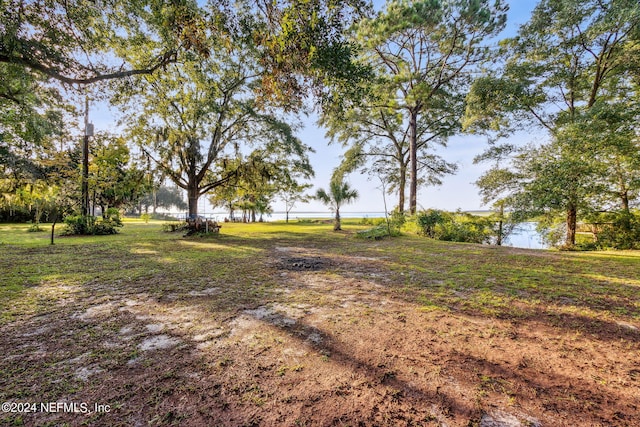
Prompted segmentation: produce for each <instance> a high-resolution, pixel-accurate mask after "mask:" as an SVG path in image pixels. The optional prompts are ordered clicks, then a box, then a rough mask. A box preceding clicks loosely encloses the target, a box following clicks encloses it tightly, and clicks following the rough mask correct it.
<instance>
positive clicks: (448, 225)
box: [416, 209, 493, 243]
mask: <svg viewBox="0 0 640 427" xmlns="http://www.w3.org/2000/svg"><path fill="white" fill-rule="evenodd" d="M416 222H417V224H418V232H419V234H422V235H424V236H427V237H430V238H432V239H438V240H445V241H449V242H467V243H488V242H489V241H490V240H491V236H492V234H493V230H492V226H493V223H492V221H491V219H489V218H484V217H480V216H475V215H471V214H467V213H462V212H455V213H451V212H445V211H440V210H435V209H430V210H428V211H425V212H420V213H419V214H418V215H417V216H416Z"/></svg>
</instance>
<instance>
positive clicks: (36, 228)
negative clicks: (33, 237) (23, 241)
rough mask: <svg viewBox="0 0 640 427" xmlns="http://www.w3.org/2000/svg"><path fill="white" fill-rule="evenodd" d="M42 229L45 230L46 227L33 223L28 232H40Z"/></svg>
mask: <svg viewBox="0 0 640 427" xmlns="http://www.w3.org/2000/svg"><path fill="white" fill-rule="evenodd" d="M41 231H44V229H43V228H42V227H40V225H39V224H31V226H29V228H27V232H29V233H39V232H41Z"/></svg>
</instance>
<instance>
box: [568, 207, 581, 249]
mask: <svg viewBox="0 0 640 427" xmlns="http://www.w3.org/2000/svg"><path fill="white" fill-rule="evenodd" d="M577 222H578V213H577V209H576V207H575V205H573V204H570V205H569V207H568V209H567V237H566V239H565V246H566V247H568V248H571V247H573V246H575V245H576V228H577Z"/></svg>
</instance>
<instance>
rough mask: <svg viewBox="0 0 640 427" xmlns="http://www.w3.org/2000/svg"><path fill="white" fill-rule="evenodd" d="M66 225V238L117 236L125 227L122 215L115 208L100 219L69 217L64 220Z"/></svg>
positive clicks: (80, 216)
mask: <svg viewBox="0 0 640 427" xmlns="http://www.w3.org/2000/svg"><path fill="white" fill-rule="evenodd" d="M64 223H65V225H66V230H65V231H64V232H63V234H64V235H65V236H76V235H80V236H82V235H96V236H104V235H109V234H117V233H118V228H120V227H122V226H123V224H122V220H121V219H120V213H119V211H118V209H115V208H109V209H108V210H107V212H106V213H105V216H104V217H102V218H99V219H98V218H96V217H94V216H82V215H68V216H66V217H65V218H64Z"/></svg>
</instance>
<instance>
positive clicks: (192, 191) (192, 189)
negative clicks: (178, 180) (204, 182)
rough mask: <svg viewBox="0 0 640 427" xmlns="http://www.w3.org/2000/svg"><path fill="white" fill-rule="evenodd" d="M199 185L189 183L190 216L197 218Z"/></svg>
mask: <svg viewBox="0 0 640 427" xmlns="http://www.w3.org/2000/svg"><path fill="white" fill-rule="evenodd" d="M199 197H200V195H199V194H198V187H197V186H196V185H189V188H187V199H188V201H189V218H195V217H196V216H197V215H198V198H199Z"/></svg>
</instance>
